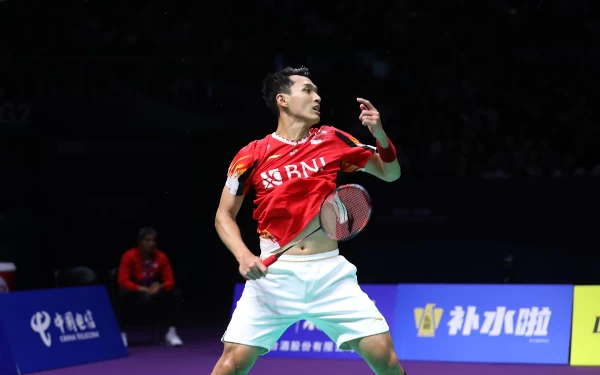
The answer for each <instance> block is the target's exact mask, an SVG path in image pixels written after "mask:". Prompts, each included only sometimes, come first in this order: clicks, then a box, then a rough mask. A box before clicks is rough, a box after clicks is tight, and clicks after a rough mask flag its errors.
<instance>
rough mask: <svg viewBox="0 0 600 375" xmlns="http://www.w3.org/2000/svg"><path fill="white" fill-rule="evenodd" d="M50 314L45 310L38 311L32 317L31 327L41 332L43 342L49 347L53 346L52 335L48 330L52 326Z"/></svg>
mask: <svg viewBox="0 0 600 375" xmlns="http://www.w3.org/2000/svg"><path fill="white" fill-rule="evenodd" d="M50 322H51V320H50V315H49V314H48V313H47V312H45V311H38V312H36V313H35V314H33V316H32V317H31V323H30V324H31V329H32V330H33V331H34V332H37V333H39V334H40V337H41V338H42V342H43V343H44V345H46V346H47V347H50V346H52V336H50V332H46V331H47V330H48V328H49V327H50Z"/></svg>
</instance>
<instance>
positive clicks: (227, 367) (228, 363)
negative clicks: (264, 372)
mask: <svg viewBox="0 0 600 375" xmlns="http://www.w3.org/2000/svg"><path fill="white" fill-rule="evenodd" d="M219 367H220V369H219V373H220V374H223V375H245V374H247V373H248V371H250V368H251V367H252V364H251V362H250V361H248V360H244V359H243V358H239V357H236V356H234V355H231V354H225V355H223V358H221V361H220V366H219Z"/></svg>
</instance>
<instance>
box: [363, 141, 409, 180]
mask: <svg viewBox="0 0 600 375" xmlns="http://www.w3.org/2000/svg"><path fill="white" fill-rule="evenodd" d="M373 135H374V136H375V139H377V149H378V150H379V151H380V152H381V151H385V150H390V149H391V150H393V149H394V146H393V145H392V144H390V142H389V139H388V137H387V134H385V132H384V131H383V130H381V131H379V132H376V133H375V134H373ZM382 149H383V150H382ZM394 153H395V150H394ZM392 157H393V156H392ZM365 172H367V173H370V174H372V175H373V176H375V177H378V178H380V179H382V180H383V181H386V182H392V181H396V180H397V179H399V178H400V175H401V174H402V172H401V169H400V163H398V158H394V160H393V161H390V162H387V163H386V162H385V161H383V160H382V159H381V156H380V155H379V154H373V156H372V157H371V159H369V161H368V162H367V164H366V165H365Z"/></svg>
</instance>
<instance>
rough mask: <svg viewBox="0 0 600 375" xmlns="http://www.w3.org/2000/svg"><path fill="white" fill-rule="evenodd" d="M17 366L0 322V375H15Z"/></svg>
mask: <svg viewBox="0 0 600 375" xmlns="http://www.w3.org/2000/svg"><path fill="white" fill-rule="evenodd" d="M18 373H19V372H18V371H17V364H16V363H15V360H14V358H13V356H12V351H11V350H10V345H9V344H8V339H7V338H6V335H5V333H4V324H3V322H2V321H1V320H0V374H2V375H17V374H18Z"/></svg>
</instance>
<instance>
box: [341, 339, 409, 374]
mask: <svg viewBox="0 0 600 375" xmlns="http://www.w3.org/2000/svg"><path fill="white" fill-rule="evenodd" d="M346 344H347V345H348V346H349V347H350V349H352V350H354V351H355V352H356V353H358V354H359V355H360V356H361V357H362V358H364V359H365V360H366V361H367V362H368V363H369V365H371V366H382V365H385V364H387V363H397V362H398V357H397V355H396V352H395V350H394V343H393V341H392V335H391V334H390V333H389V332H383V333H378V334H375V335H370V336H365V337H359V338H356V339H353V340H350V341H348V342H346Z"/></svg>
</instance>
